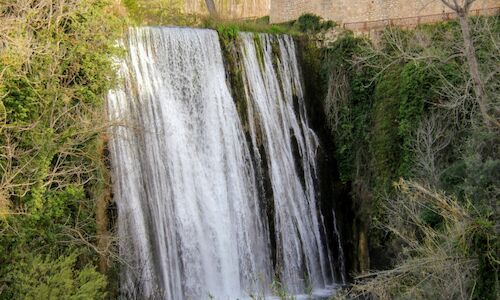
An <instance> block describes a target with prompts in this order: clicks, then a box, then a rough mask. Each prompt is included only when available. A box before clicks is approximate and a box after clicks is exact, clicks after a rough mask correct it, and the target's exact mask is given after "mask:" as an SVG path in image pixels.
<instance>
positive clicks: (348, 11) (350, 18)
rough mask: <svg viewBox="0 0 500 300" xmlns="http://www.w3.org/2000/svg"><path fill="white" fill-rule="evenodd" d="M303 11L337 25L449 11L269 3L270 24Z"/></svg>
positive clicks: (401, 1)
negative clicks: (334, 22) (332, 21)
mask: <svg viewBox="0 0 500 300" xmlns="http://www.w3.org/2000/svg"><path fill="white" fill-rule="evenodd" d="M498 6H500V1H499V0H477V1H476V3H474V5H473V7H472V9H483V8H492V7H498ZM306 12H311V13H314V14H317V15H320V16H322V17H323V18H325V19H330V20H334V21H336V22H338V23H353V22H366V21H376V20H383V19H396V18H410V17H418V16H425V15H434V14H441V13H443V12H444V13H446V12H450V10H449V9H448V8H447V7H446V6H444V5H443V4H442V3H441V1H440V0H271V13H270V16H271V22H272V23H281V22H286V21H289V20H294V19H296V18H298V17H299V16H300V15H302V14H303V13H306Z"/></svg>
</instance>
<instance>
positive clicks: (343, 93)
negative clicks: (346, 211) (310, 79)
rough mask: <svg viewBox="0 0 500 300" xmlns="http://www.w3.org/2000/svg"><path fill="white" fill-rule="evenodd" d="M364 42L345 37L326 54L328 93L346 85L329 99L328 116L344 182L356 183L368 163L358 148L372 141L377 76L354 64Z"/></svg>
mask: <svg viewBox="0 0 500 300" xmlns="http://www.w3.org/2000/svg"><path fill="white" fill-rule="evenodd" d="M363 43H364V40H363V39H360V38H355V37H353V36H352V35H345V36H342V37H340V38H339V39H338V40H337V41H336V42H335V43H334V44H333V45H332V46H331V47H330V48H328V49H326V50H325V52H324V54H323V57H324V59H323V62H322V69H321V77H322V82H323V85H324V86H325V93H328V92H327V91H328V89H329V88H332V87H331V86H330V87H329V86H328V84H336V83H339V84H341V85H342V86H339V88H337V89H338V90H339V92H338V94H332V95H330V97H327V99H326V101H328V102H329V103H327V105H326V115H327V116H328V119H329V121H330V127H331V128H332V129H333V135H334V137H335V141H336V159H337V163H338V168H339V173H340V179H341V180H342V181H343V182H344V183H345V182H348V181H350V180H352V178H353V176H354V175H353V173H354V172H355V170H356V168H357V166H359V165H360V164H362V163H364V162H365V161H364V159H363V157H362V155H358V154H360V153H359V152H358V151H357V149H363V148H364V147H366V146H367V145H368V142H369V134H368V128H370V123H371V114H370V112H371V108H372V105H373V98H374V96H373V85H372V84H371V78H372V77H373V74H372V71H371V70H370V68H358V67H357V66H354V65H353V63H352V59H353V58H354V56H355V55H357V54H358V53H359V51H361V48H360V46H361V45H362V44H363ZM338 72H341V73H338ZM331 76H334V78H332V77H331ZM337 78H338V79H337ZM342 78H345V79H344V81H342ZM342 98H345V99H342Z"/></svg>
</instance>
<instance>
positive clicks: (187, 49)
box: [108, 27, 333, 299]
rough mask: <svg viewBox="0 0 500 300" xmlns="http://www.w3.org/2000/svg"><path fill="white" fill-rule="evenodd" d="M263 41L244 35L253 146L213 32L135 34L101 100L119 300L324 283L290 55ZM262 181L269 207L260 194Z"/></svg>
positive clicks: (246, 293) (290, 48) (310, 163)
mask: <svg viewBox="0 0 500 300" xmlns="http://www.w3.org/2000/svg"><path fill="white" fill-rule="evenodd" d="M257 39H259V40H260V42H256V41H257ZM257 39H256V38H255V37H254V36H253V35H250V34H245V33H242V34H241V35H240V40H241V43H240V46H241V53H243V58H242V62H241V64H242V66H243V69H244V72H243V78H244V89H245V93H246V101H247V102H248V105H247V109H248V112H247V113H248V119H249V124H250V126H249V127H250V128H249V131H250V134H249V138H248V139H247V138H246V136H245V131H244V129H243V126H242V120H241V117H240V116H239V114H238V112H237V110H236V105H235V103H234V100H233V98H232V97H231V93H230V87H229V86H228V84H227V80H226V73H225V69H224V62H223V57H222V52H221V47H220V44H219V38H218V35H217V33H216V32H215V31H211V30H200V29H187V28H159V27H158V28H156V27H155V28H153V27H151V28H150V27H144V28H134V29H131V30H130V32H129V35H128V38H127V40H126V41H125V42H124V44H125V45H124V46H125V47H126V48H128V50H129V51H128V55H127V57H126V59H124V60H123V61H122V62H121V63H120V75H121V77H122V81H121V84H120V86H119V87H118V88H117V89H116V90H114V91H112V92H110V94H109V97H108V113H109V116H110V119H111V120H112V121H113V122H114V126H113V129H112V136H113V138H112V142H111V144H110V150H111V157H112V168H113V186H114V188H113V190H114V198H115V201H116V203H117V206H118V230H119V238H120V243H119V244H120V253H121V255H122V257H123V259H124V266H125V267H124V268H123V269H124V270H123V271H122V278H121V290H122V294H123V295H124V297H125V298H127V297H139V298H152V299H206V298H208V297H210V296H212V297H213V298H215V299H236V298H244V297H250V296H252V295H254V296H255V295H256V296H269V295H271V294H273V288H272V286H276V284H273V283H276V281H278V280H279V281H280V283H281V286H282V287H283V289H285V290H286V291H287V292H290V293H293V294H304V293H306V292H307V291H308V290H314V291H322V290H325V289H326V288H328V287H329V286H330V285H331V284H332V282H333V276H332V273H333V270H331V267H330V266H331V265H332V261H331V259H332V258H331V257H330V255H328V251H327V250H326V248H327V247H326V245H325V243H326V242H325V232H324V231H323V228H324V226H323V224H321V222H322V217H321V215H320V211H319V208H318V203H317V200H316V199H317V192H316V190H315V183H316V181H317V178H316V175H315V174H316V162H315V151H316V149H317V146H318V142H317V138H316V136H315V134H314V133H313V131H312V130H311V129H310V128H309V126H308V124H307V116H306V110H305V104H304V97H303V91H302V84H301V80H300V78H301V77H300V73H299V72H300V70H299V66H298V63H297V59H296V53H295V46H294V43H293V40H292V39H291V38H290V37H287V36H280V37H273V36H270V35H260V36H258V37H257ZM261 148H263V150H260V149H261ZM252 153H253V154H252ZM260 159H262V160H263V161H265V167H264V168H263V167H262V165H263V163H261V162H256V160H260ZM263 172H266V176H267V178H269V181H270V182H271V188H272V195H273V197H272V199H270V200H269V199H262V197H261V193H260V192H259V189H260V186H261V185H260V182H261V181H262V178H259V176H258V175H256V174H262V173H263ZM266 201H272V207H273V212H272V215H271V218H268V212H267V211H266V207H267V205H268V204H269V203H266ZM272 225H273V226H272ZM272 237H273V239H275V242H274V244H275V247H276V249H272V248H273V247H272V244H273V243H271V239H272ZM273 253H275V259H273Z"/></svg>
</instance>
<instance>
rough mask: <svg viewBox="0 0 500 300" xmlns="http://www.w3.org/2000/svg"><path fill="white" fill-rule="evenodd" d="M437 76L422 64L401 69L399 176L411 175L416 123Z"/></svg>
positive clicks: (411, 64)
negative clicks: (433, 75) (434, 76)
mask: <svg viewBox="0 0 500 300" xmlns="http://www.w3.org/2000/svg"><path fill="white" fill-rule="evenodd" d="M435 82H436V78H433V77H432V76H431V75H429V70H427V69H426V68H425V67H424V66H423V65H422V64H419V63H412V62H410V63H408V64H406V65H405V66H404V67H403V70H402V71H401V87H400V91H399V95H400V97H401V100H400V107H399V136H400V139H401V146H402V149H401V150H402V151H401V164H400V165H399V172H398V174H399V176H402V177H409V176H410V175H411V171H412V166H413V153H412V149H411V147H412V143H413V139H414V135H413V132H414V129H415V124H418V123H420V120H421V117H422V115H423V114H424V108H425V102H426V101H428V99H429V98H430V96H431V93H432V89H431V87H432V84H433V83H435Z"/></svg>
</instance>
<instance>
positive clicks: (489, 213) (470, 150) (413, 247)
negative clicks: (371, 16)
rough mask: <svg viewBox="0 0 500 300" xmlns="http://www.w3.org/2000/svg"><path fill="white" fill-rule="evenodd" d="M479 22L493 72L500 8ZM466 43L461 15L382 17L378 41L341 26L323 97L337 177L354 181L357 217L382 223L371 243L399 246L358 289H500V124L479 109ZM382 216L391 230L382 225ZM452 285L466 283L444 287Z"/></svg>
mask: <svg viewBox="0 0 500 300" xmlns="http://www.w3.org/2000/svg"><path fill="white" fill-rule="evenodd" d="M471 23H472V25H473V30H472V31H473V34H474V39H475V41H476V43H475V46H476V48H477V53H478V59H479V62H480V69H481V71H482V73H483V75H485V74H493V73H495V72H497V71H495V68H494V67H492V65H495V64H496V63H495V61H498V51H495V50H494V46H492V45H494V44H495V40H497V39H498V36H499V26H498V18H497V17H491V18H478V19H474V20H471ZM461 47H463V38H462V36H461V31H460V27H459V26H458V24H457V23H456V22H448V23H442V24H436V25H425V26H421V27H419V28H417V29H416V30H412V31H409V30H402V29H396V28H390V29H386V30H385V31H384V32H383V33H382V34H381V36H380V39H378V40H377V45H372V44H371V43H369V42H367V41H363V40H360V39H355V38H353V37H352V36H351V37H349V36H344V37H340V38H339V39H338V40H337V41H336V42H334V43H333V44H332V45H331V46H330V48H329V49H327V50H326V51H325V55H324V58H323V65H324V69H323V70H322V74H323V78H324V80H323V83H324V84H327V88H328V91H329V92H328V93H327V92H326V90H325V94H328V97H326V99H325V101H324V103H323V106H324V109H325V110H326V113H327V115H328V119H329V125H330V129H331V131H332V133H333V135H334V137H335V145H336V153H335V157H336V161H337V164H338V167H339V172H340V175H341V180H342V181H343V182H345V183H349V182H350V183H352V199H353V204H354V207H355V209H356V212H357V213H358V214H357V217H358V218H362V219H363V220H364V221H365V220H372V221H374V222H375V223H376V224H378V225H379V226H377V228H375V227H372V228H371V230H370V231H371V232H370V243H371V246H372V247H374V245H377V244H378V246H381V247H383V249H384V250H385V251H386V252H388V253H389V252H390V251H396V252H398V253H399V254H400V256H401V257H400V258H401V260H400V259H397V258H396V259H394V258H392V261H393V263H394V264H395V268H394V269H393V270H387V271H383V272H380V273H377V277H376V279H374V280H367V281H366V282H365V283H364V284H362V285H360V286H358V288H359V290H360V291H361V292H362V293H365V292H369V293H372V294H373V295H375V296H377V295H378V296H380V295H384V297H389V298H411V299H418V298H420V299H429V298H440V299H441V298H442V299H452V298H458V296H457V295H459V294H460V295H462V296H460V297H465V298H471V299H494V298H495V297H496V295H498V271H499V264H498V261H499V259H498V253H499V243H498V239H497V237H496V234H495V233H494V230H493V228H494V226H493V225H492V224H495V222H496V220H498V210H497V209H496V206H497V202H498V200H497V199H498V191H499V190H498V182H500V172H499V170H500V162H499V157H498V153H499V152H498V144H499V140H498V132H497V131H495V130H496V129H495V130H493V131H491V130H488V129H486V128H484V127H482V125H480V124H481V123H482V122H480V121H478V117H477V116H478V115H479V114H478V107H477V105H476V103H475V102H474V97H473V94H472V93H471V88H470V84H469V83H470V74H468V72H469V71H468V66H467V62H466V61H465V60H464V58H463V57H462V56H461V55H457V52H456V49H460V48H461ZM346 78H347V79H346ZM485 78H488V79H487V80H489V81H488V84H487V86H486V89H487V93H488V94H489V95H490V97H491V99H497V98H498V86H499V85H498V78H495V79H494V78H492V77H485ZM495 89H496V90H495ZM495 103H496V102H495ZM433 117H435V119H432V118H433ZM429 120H437V121H429ZM478 124H479V125H478ZM442 140H445V142H441V141H442ZM426 168H427V169H426ZM431 173H432V174H431ZM400 177H404V178H405V179H409V180H413V181H412V182H411V183H410V184H409V186H411V187H409V186H408V184H406V183H405V184H404V185H405V188H404V189H401V182H400V184H396V187H397V188H400V190H399V191H398V189H397V188H396V189H395V188H394V184H393V183H394V182H395V181H396V182H397V181H398V179H399V178H400ZM403 182H405V181H403ZM401 194H403V196H402V195H401ZM405 211H406V214H405V213H404V212H405ZM398 215H400V216H398ZM360 216H361V217H360ZM409 220H410V221H409ZM365 222H367V223H368V224H369V222H370V221H365ZM384 226H387V227H386V228H387V231H389V232H391V233H392V235H388V234H387V232H383V231H380V229H379V228H380V227H384ZM453 260H457V261H460V262H461V263H460V267H457V266H455V265H454V263H452V262H453ZM428 261H435V262H436V263H435V264H431V265H427V264H425V263H424V262H428ZM438 262H439V263H438ZM385 267H387V266H385ZM457 270H458V271H457ZM465 274H466V275H465ZM433 278H434V279H436V278H437V279H436V280H434V279H433ZM454 285H460V286H462V287H463V290H462V291H457V290H452V289H447V288H445V287H447V286H454Z"/></svg>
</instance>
